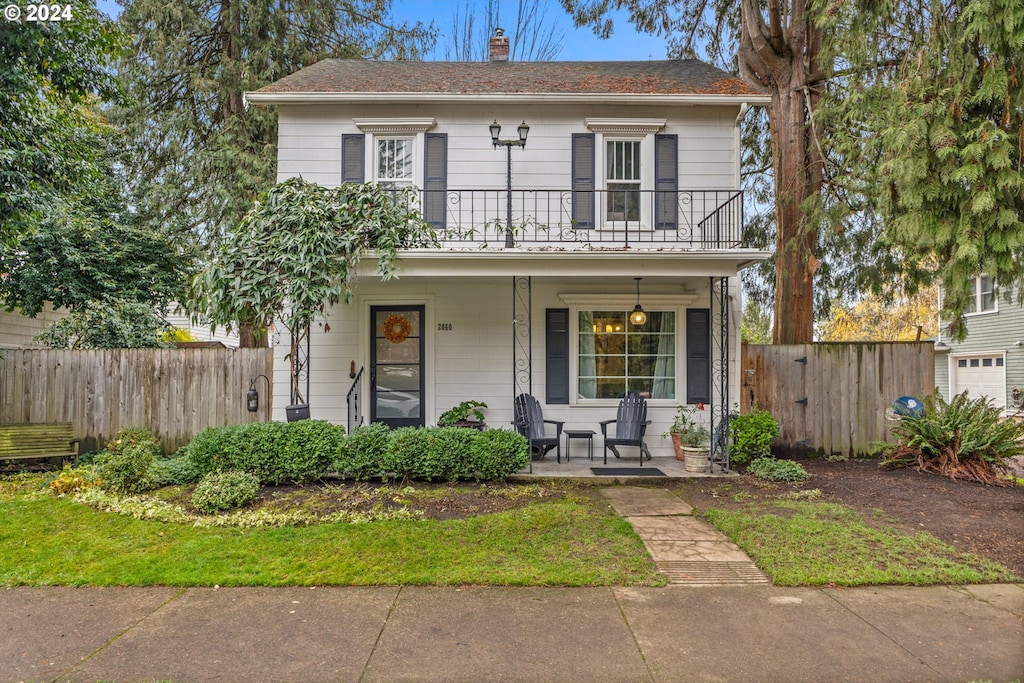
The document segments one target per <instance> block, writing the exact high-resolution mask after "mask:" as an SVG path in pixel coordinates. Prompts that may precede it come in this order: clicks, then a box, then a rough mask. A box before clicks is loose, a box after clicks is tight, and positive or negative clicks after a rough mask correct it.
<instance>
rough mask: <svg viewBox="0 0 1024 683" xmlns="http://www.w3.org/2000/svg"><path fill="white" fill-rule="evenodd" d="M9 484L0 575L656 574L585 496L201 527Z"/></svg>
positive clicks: (596, 577)
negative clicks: (442, 517)
mask: <svg viewBox="0 0 1024 683" xmlns="http://www.w3.org/2000/svg"><path fill="white" fill-rule="evenodd" d="M11 488H12V487H6V488H5V487H0V519H3V524H2V525H0V547H2V548H3V552H2V553H0V585H7V586H11V585H98V586H107V585H129V586H140V585H152V584H162V585H175V586H201V585H221V586H241V585H248V586H278V585H374V584H383V585H393V584H405V585H452V584H455V585H458V584H485V585H541V586H543V585H559V586H591V585H630V586H644V585H660V584H662V583H663V580H662V578H661V577H660V575H658V574H657V572H656V571H655V569H654V565H653V563H652V562H651V561H650V558H649V557H648V556H647V554H646V552H645V551H644V548H643V544H642V543H641V541H640V539H639V538H638V537H637V536H636V535H635V534H634V533H633V531H632V528H631V527H630V525H629V523H628V522H626V521H625V520H623V519H621V518H619V517H617V516H615V515H614V514H613V513H611V512H610V511H609V508H608V506H607V505H606V504H603V503H601V502H600V501H596V500H594V499H593V498H591V497H588V496H581V495H569V496H567V497H566V498H565V499H562V500H558V501H547V502H538V503H532V504H530V505H528V506H527V507H525V508H522V509H519V510H514V511H510V512H503V513H497V514H492V515H484V516H480V517H473V518H468V519H463V520H452V521H431V520H412V521H410V520H402V521H380V522H373V523H368V524H324V525H320V526H296V527H279V528H258V529H237V528H214V529H209V528H195V527H193V526H190V525H185V524H169V523H161V522H152V521H139V520H136V519H133V518H131V517H127V516H123V515H116V514H111V513H106V512H100V511H98V510H94V509H92V508H90V507H87V506H84V505H80V504H76V503H74V502H72V501H71V500H69V499H67V498H65V499H58V498H56V497H53V496H49V495H47V494H42V495H40V494H38V493H25V492H24V490H21V491H11V490H10V489H11ZM21 488H22V489H23V488H24V487H21Z"/></svg>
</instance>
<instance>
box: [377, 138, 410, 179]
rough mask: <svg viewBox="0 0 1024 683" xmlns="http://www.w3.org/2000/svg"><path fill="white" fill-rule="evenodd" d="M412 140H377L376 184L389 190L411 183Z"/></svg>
mask: <svg viewBox="0 0 1024 683" xmlns="http://www.w3.org/2000/svg"><path fill="white" fill-rule="evenodd" d="M413 147H414V145H413V139H412V138H378V139H377V178H376V179H377V182H378V183H379V184H381V185H384V186H386V187H389V188H398V187H408V186H409V185H412V182H413Z"/></svg>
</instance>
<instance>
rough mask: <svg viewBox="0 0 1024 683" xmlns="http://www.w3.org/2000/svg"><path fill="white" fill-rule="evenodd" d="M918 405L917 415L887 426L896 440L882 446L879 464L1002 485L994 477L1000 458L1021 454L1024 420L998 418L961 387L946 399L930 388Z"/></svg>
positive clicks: (995, 411)
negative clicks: (921, 404) (921, 406)
mask: <svg viewBox="0 0 1024 683" xmlns="http://www.w3.org/2000/svg"><path fill="white" fill-rule="evenodd" d="M923 403H924V412H922V413H921V414H920V415H902V416H900V417H899V424H898V425H897V426H896V427H894V428H893V430H892V433H893V435H894V436H895V437H896V438H897V440H898V443H897V444H896V445H895V446H892V447H891V448H890V449H888V450H887V452H886V453H885V455H884V457H883V461H882V464H883V465H886V466H889V467H906V466H909V465H914V466H916V468H917V469H918V470H919V471H922V472H934V473H936V474H941V475H943V476H946V477H950V478H951V479H970V480H972V481H979V482H981V483H984V484H991V485H1006V483H1007V480H1006V479H1005V478H1003V477H1001V476H1000V474H1001V473H1002V471H1003V470H1005V464H1004V462H1005V459H1006V458H1009V457H1012V456H1017V455H1024V422H1022V421H1017V420H1004V419H1003V418H1002V411H1001V410H1000V409H999V408H996V407H994V406H992V405H991V403H990V402H989V400H988V399H985V398H976V399H972V398H970V397H969V396H968V395H967V392H966V391H965V392H963V393H962V394H957V395H956V396H954V397H953V399H952V400H951V401H950V402H949V403H946V401H945V400H944V399H943V398H942V396H941V395H940V394H939V393H938V392H935V394H933V395H932V396H929V397H926V398H925V399H924V401H923Z"/></svg>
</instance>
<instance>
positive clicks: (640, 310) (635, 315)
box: [629, 277, 647, 327]
mask: <svg viewBox="0 0 1024 683" xmlns="http://www.w3.org/2000/svg"><path fill="white" fill-rule="evenodd" d="M633 279H634V280H636V306H634V307H633V312H632V313H630V314H629V322H631V323H633V324H634V325H636V326H637V327H640V326H641V325H643V324H644V323H645V322H647V314H646V313H644V307H643V306H641V305H640V280H643V278H642V277H635V278H633Z"/></svg>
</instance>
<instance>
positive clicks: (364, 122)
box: [352, 117, 437, 135]
mask: <svg viewBox="0 0 1024 683" xmlns="http://www.w3.org/2000/svg"><path fill="white" fill-rule="evenodd" d="M352 123H354V124H356V128H358V129H359V130H360V131H362V132H363V133H373V134H374V135H402V134H413V133H423V132H425V131H428V130H430V129H431V128H433V127H434V126H435V125H436V124H437V122H436V121H435V120H434V118H433V117H430V118H411V117H405V118H394V119H352Z"/></svg>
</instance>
